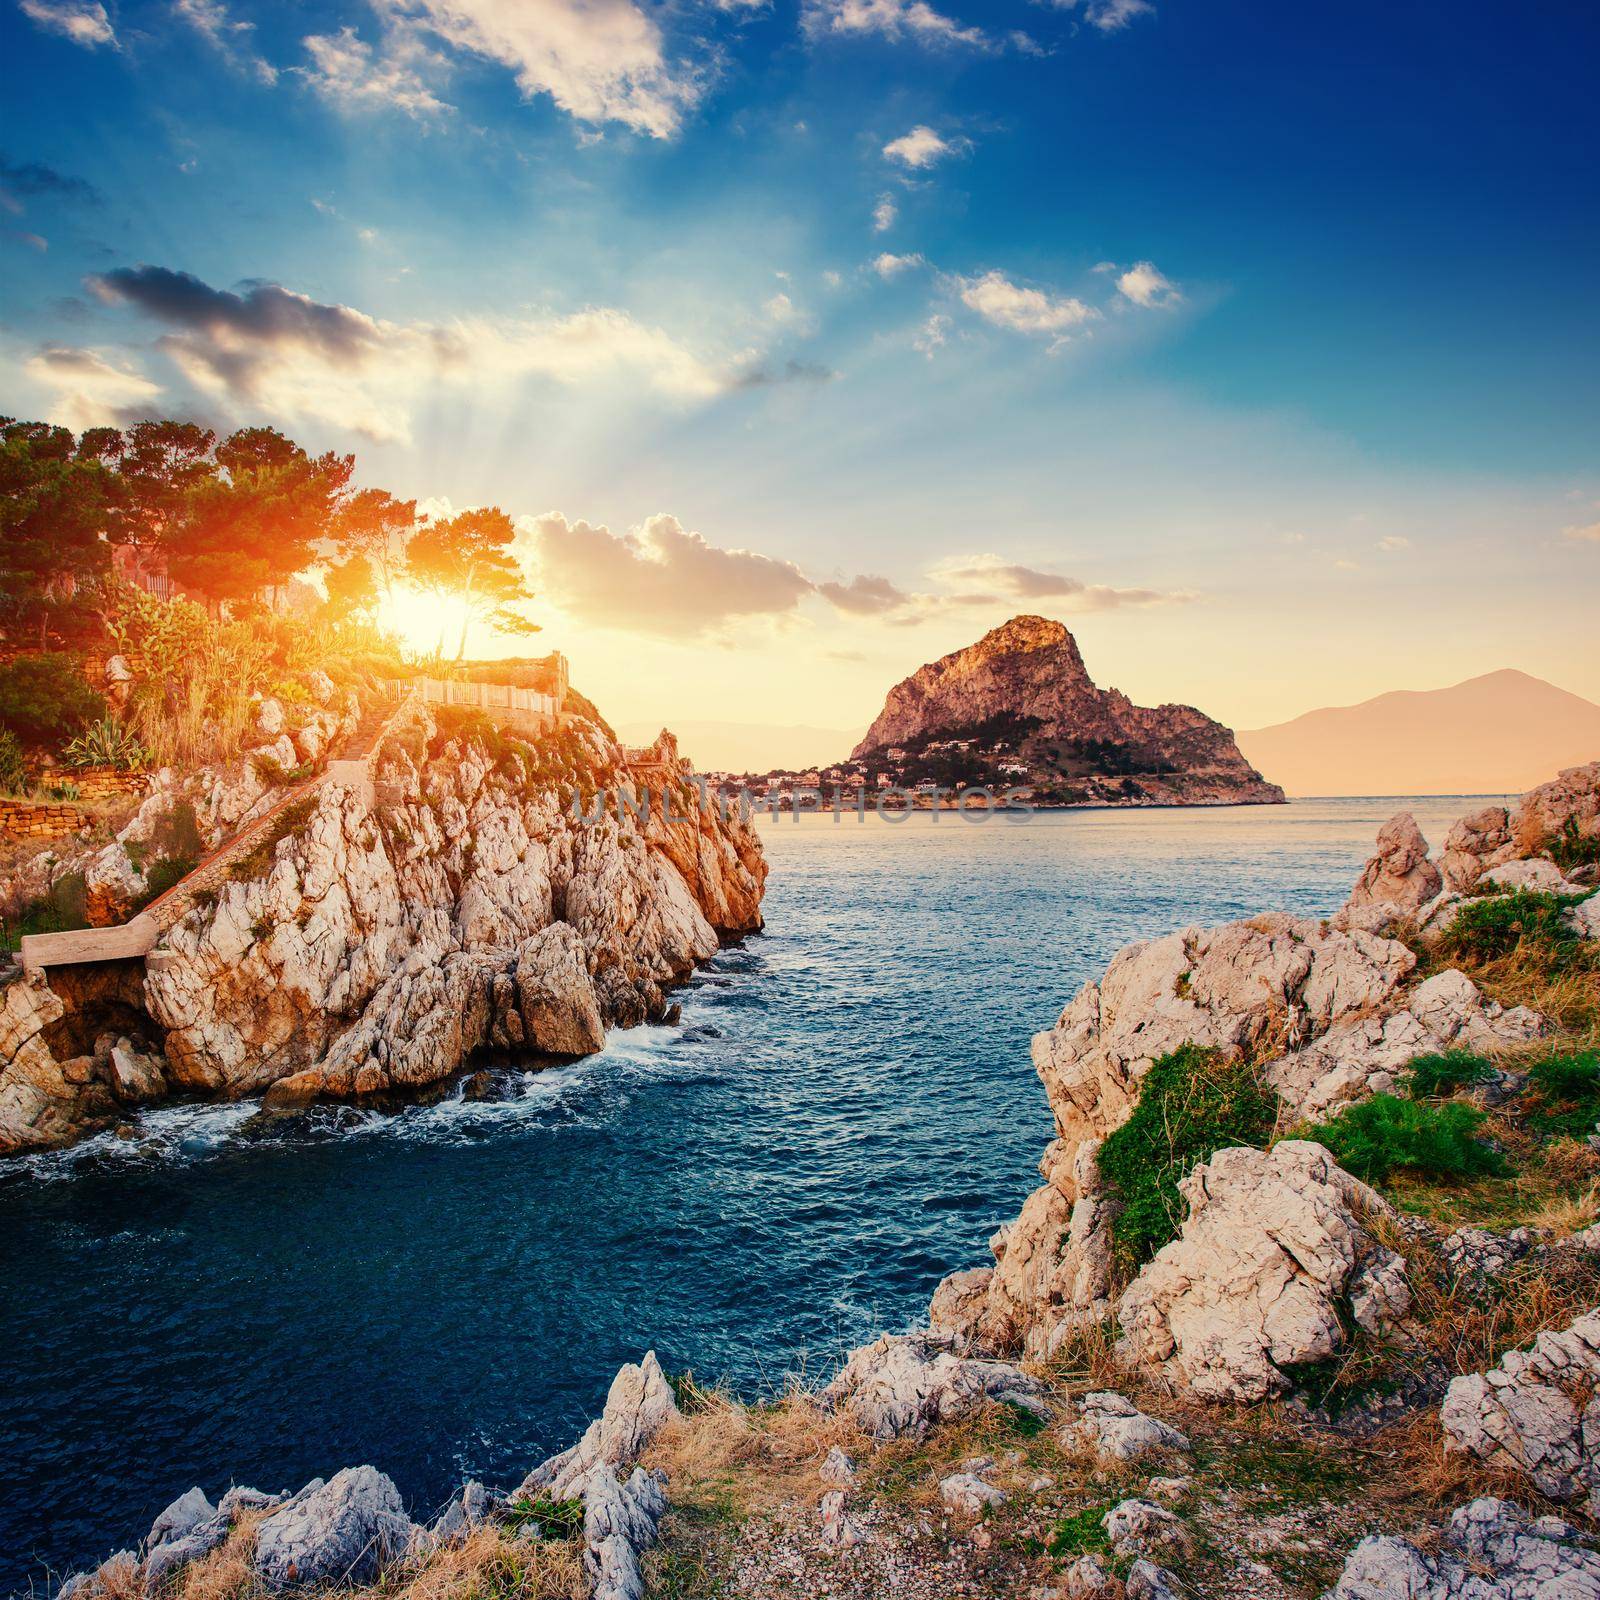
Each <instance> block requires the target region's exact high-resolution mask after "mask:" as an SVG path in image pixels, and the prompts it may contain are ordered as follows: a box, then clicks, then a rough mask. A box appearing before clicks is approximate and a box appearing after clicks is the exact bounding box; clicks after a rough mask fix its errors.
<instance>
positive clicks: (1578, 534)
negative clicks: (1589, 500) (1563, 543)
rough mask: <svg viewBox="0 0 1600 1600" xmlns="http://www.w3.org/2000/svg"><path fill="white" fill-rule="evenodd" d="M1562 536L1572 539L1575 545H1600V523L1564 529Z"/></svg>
mask: <svg viewBox="0 0 1600 1600" xmlns="http://www.w3.org/2000/svg"><path fill="white" fill-rule="evenodd" d="M1561 533H1562V536H1563V537H1564V538H1567V539H1571V540H1572V541H1573V542H1574V543H1575V544H1600V522H1590V523H1585V524H1583V525H1582V526H1578V525H1573V526H1572V527H1567V528H1563V529H1562V530H1561Z"/></svg>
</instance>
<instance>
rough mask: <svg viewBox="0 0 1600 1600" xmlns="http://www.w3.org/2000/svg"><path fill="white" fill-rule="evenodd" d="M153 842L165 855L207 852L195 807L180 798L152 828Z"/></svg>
mask: <svg viewBox="0 0 1600 1600" xmlns="http://www.w3.org/2000/svg"><path fill="white" fill-rule="evenodd" d="M151 843H152V845H153V847H154V849H155V850H156V851H157V852H158V853H159V854H160V855H164V856H193V857H195V858H196V859H198V858H199V857H200V856H202V855H204V854H205V840H204V839H202V838H201V837H200V821H199V819H198V818H197V817H196V816H195V814H194V807H193V806H192V805H191V804H190V803H189V802H188V801H187V800H180V801H179V802H178V803H177V804H176V805H175V806H173V807H172V808H171V809H170V810H168V811H164V812H163V813H162V814H161V815H160V816H159V817H158V818H157V819H156V823H155V826H154V827H153V828H152V829H151Z"/></svg>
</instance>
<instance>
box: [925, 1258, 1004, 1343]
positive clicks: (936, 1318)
mask: <svg viewBox="0 0 1600 1600" xmlns="http://www.w3.org/2000/svg"><path fill="white" fill-rule="evenodd" d="M993 1280H994V1268H993V1267H968V1268H967V1269H966V1270H965V1271H964V1272H952V1273H951V1274H950V1276H949V1277H947V1278H944V1279H941V1280H940V1283H939V1286H938V1288H936V1289H935V1290H934V1291H933V1299H932V1300H930V1301H929V1302H928V1326H929V1327H930V1328H931V1329H932V1330H933V1331H934V1332H935V1333H936V1334H939V1335H941V1336H942V1337H945V1338H948V1339H949V1340H950V1341H951V1347H952V1348H953V1349H955V1350H957V1351H958V1352H960V1353H962V1354H965V1353H966V1352H967V1351H968V1350H970V1349H972V1348H974V1347H975V1346H976V1345H977V1344H978V1343H979V1342H980V1340H981V1337H982V1330H983V1323H984V1318H985V1314H986V1313H987V1311H988V1309H989V1285H990V1284H991V1282H993Z"/></svg>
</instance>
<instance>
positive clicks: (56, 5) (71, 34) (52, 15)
mask: <svg viewBox="0 0 1600 1600" xmlns="http://www.w3.org/2000/svg"><path fill="white" fill-rule="evenodd" d="M18 3H19V4H20V5H21V7H22V14H23V16H25V17H28V18H30V19H31V20H32V21H34V22H37V23H38V24H39V26H40V27H41V28H44V29H46V30H48V31H49V32H51V33H59V34H60V35H62V37H63V38H67V39H70V40H71V41H72V42H73V43H74V44H81V45H82V46H83V47H84V49H86V50H97V49H99V47H100V46H101V45H103V44H108V45H110V46H111V48H112V49H113V50H114V49H116V48H117V35H116V32H115V31H114V30H113V28H112V26H111V18H110V17H108V16H107V15H106V8H105V7H104V6H103V5H99V4H97V3H93V0H91V3H85V0H18Z"/></svg>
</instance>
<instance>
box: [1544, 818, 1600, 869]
mask: <svg viewBox="0 0 1600 1600" xmlns="http://www.w3.org/2000/svg"><path fill="white" fill-rule="evenodd" d="M1545 849H1546V850H1547V851H1549V853H1550V859H1551V860H1552V861H1554V862H1555V864H1556V865H1557V866H1558V867H1560V868H1561V870H1562V872H1563V873H1567V874H1571V873H1573V872H1575V871H1576V870H1577V869H1578V868H1579V867H1590V866H1593V865H1594V864H1595V863H1596V862H1600V833H1579V832H1578V819H1577V818H1576V817H1568V818H1567V820H1566V823H1565V825H1564V826H1563V827H1562V829H1561V831H1560V833H1554V834H1551V836H1550V837H1549V838H1548V839H1547V840H1546V841H1545Z"/></svg>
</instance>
